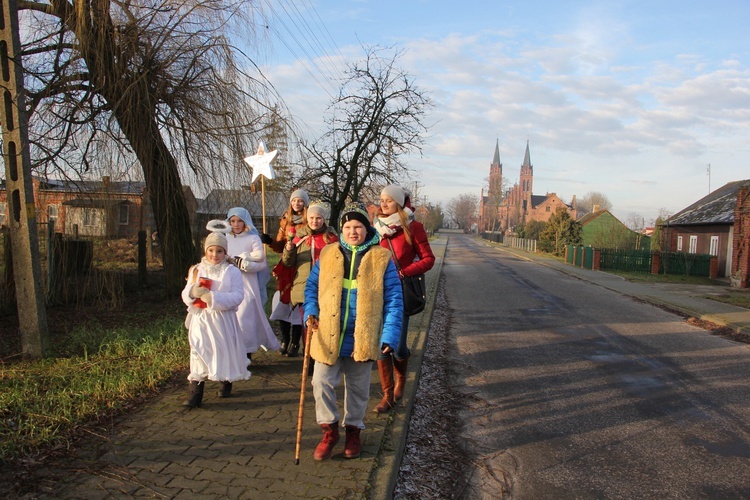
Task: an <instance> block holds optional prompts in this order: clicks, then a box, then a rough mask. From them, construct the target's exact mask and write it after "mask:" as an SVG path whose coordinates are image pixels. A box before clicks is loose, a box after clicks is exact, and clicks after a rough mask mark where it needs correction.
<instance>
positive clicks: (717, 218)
mask: <svg viewBox="0 0 750 500" xmlns="http://www.w3.org/2000/svg"><path fill="white" fill-rule="evenodd" d="M742 186H749V187H750V179H746V180H743V181H733V182H728V183H727V184H724V185H723V186H722V187H720V188H719V189H717V190H715V191H712V192H711V193H709V194H708V195H706V196H704V197H703V198H701V199H700V200H698V201H696V202H695V203H693V204H692V205H690V206H689V207H687V208H684V209H683V210H681V211H679V212H677V213H676V214H674V215H673V216H672V217H670V218H669V219H667V222H666V223H664V225H666V224H670V225H698V224H734V209H735V207H736V205H737V193H739V191H740V188H741V187H742Z"/></svg>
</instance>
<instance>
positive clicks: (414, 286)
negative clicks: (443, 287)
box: [388, 239, 427, 316]
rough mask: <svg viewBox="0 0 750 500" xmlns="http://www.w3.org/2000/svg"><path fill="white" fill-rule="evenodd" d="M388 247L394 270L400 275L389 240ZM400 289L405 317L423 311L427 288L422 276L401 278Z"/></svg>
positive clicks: (396, 259) (399, 268)
mask: <svg viewBox="0 0 750 500" xmlns="http://www.w3.org/2000/svg"><path fill="white" fill-rule="evenodd" d="M388 246H389V247H391V254H392V255H393V261H394V263H395V264H396V269H397V270H398V272H399V274H401V266H400V265H399V264H398V258H396V252H394V251H393V245H392V244H391V240H390V239H389V240H388ZM401 289H402V290H403V292H404V313H405V314H406V315H407V316H414V315H415V314H419V313H421V312H422V311H424V306H425V304H426V303H427V286H426V284H425V279H424V274H418V275H416V276H404V277H403V278H401Z"/></svg>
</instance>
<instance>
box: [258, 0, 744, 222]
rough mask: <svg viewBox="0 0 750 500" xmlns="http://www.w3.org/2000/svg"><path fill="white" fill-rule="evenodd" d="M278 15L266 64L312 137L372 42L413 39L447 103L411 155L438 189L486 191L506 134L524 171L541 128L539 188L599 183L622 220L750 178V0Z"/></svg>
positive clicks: (363, 7)
mask: <svg viewBox="0 0 750 500" xmlns="http://www.w3.org/2000/svg"><path fill="white" fill-rule="evenodd" d="M266 14H267V15H269V18H268V19H267V21H266V23H267V24H268V25H269V30H268V32H269V34H270V35H271V36H270V37H269V39H268V41H269V43H270V45H269V47H267V48H266V52H265V54H264V58H263V60H262V69H263V71H264V72H265V73H266V75H267V76H268V77H269V78H270V80H271V82H272V83H273V84H274V85H275V87H276V88H277V90H278V91H279V93H280V94H281V96H282V97H283V99H284V101H285V102H286V104H287V105H288V107H289V108H290V109H291V111H292V112H293V114H294V116H295V118H296V119H297V120H299V121H300V123H302V124H304V130H306V131H307V133H309V138H314V137H317V136H319V135H320V134H321V132H322V127H323V124H322V120H321V117H322V116H323V115H324V113H325V108H326V106H327V105H328V103H329V102H330V95H331V93H332V92H333V90H331V89H335V88H337V82H336V78H338V77H340V74H341V73H340V71H341V70H342V68H343V67H344V64H345V62H346V61H354V60H358V59H361V58H362V56H363V50H362V44H367V45H383V46H395V47H396V48H397V49H399V50H402V51H403V55H402V57H401V59H400V60H399V63H398V64H399V66H400V67H401V68H403V69H404V70H406V71H407V72H408V73H409V74H410V76H411V77H412V79H413V81H414V82H415V83H416V84H417V85H418V86H419V87H420V88H421V89H423V90H425V91H427V93H428V94H429V96H430V97H431V98H432V100H433V101H434V103H435V107H434V109H433V110H432V112H431V114H430V116H429V117H428V119H427V121H428V123H431V124H432V127H431V130H430V135H429V137H428V138H427V141H426V144H425V147H424V151H423V153H424V156H423V157H421V158H420V157H414V158H410V159H409V166H410V167H411V168H412V169H413V170H414V172H415V173H414V175H413V178H412V179H411V180H417V181H418V182H419V183H420V186H421V187H420V193H421V194H422V195H424V196H427V198H428V200H429V201H431V202H440V203H443V205H444V206H445V204H446V203H447V202H448V201H449V200H450V199H451V198H454V197H456V196H458V195H461V194H464V193H470V194H475V195H477V196H479V195H480V194H481V192H482V188H483V187H484V186H485V185H486V179H487V176H488V174H489V166H490V162H491V161H492V156H493V152H494V148H495V141H496V140H499V144H500V158H501V161H502V163H503V172H504V175H505V177H506V180H507V181H508V182H510V183H511V184H513V183H515V182H517V180H518V173H519V169H520V165H521V163H522V162H523V154H524V150H525V147H526V141H527V140H528V141H529V144H530V150H531V161H532V164H533V166H534V194H545V193H548V192H555V193H557V194H558V195H559V196H560V197H561V198H562V199H563V200H565V201H567V202H570V201H571V200H572V198H573V196H574V195H577V196H579V197H580V196H583V195H585V194H586V193H588V192H590V191H597V192H601V193H603V194H605V195H606V196H607V197H608V198H609V199H610V201H611V202H612V204H613V212H614V214H615V215H616V216H617V217H619V218H620V219H621V220H622V221H623V222H626V219H628V218H631V217H633V216H634V215H636V214H637V215H638V216H640V217H642V218H643V219H644V220H645V222H646V223H647V224H648V223H649V222H650V221H651V220H653V219H654V218H655V217H656V216H657V214H658V211H659V210H660V209H666V210H667V211H668V212H670V213H675V212H677V211H679V210H681V209H682V208H684V207H686V206H687V205H689V204H691V203H692V202H694V201H696V200H697V199H699V198H701V197H703V196H705V195H706V194H708V192H709V187H710V189H711V190H713V189H716V188H718V187H720V186H722V185H723V184H725V183H727V182H730V181H734V180H739V179H748V178H750V165H749V162H748V159H750V140H749V139H750V67H749V63H750V51H749V49H750V36H749V35H747V34H746V32H747V22H748V20H750V2H748V1H746V0H742V1H723V2H715V3H709V2H701V1H671V0H669V1H666V0H665V1H658V0H655V1H652V2H643V1H616V0H615V1H606V2H583V1H559V0H558V1H541V0H539V1H533V0H532V1H526V2H519V1H509V2H508V1H506V2H502V1H500V2H494V3H489V2H484V1H482V2H479V1H473V0H470V1H463V2H447V1H427V0H425V1H409V0H402V1H398V2H396V1H382V0H381V1H369V0H362V1H332V0H320V1H312V0H305V1H292V0H267V9H266ZM300 32H301V33H302V34H300ZM291 33H296V34H295V35H294V36H293V35H292V34H291ZM708 164H710V165H711V169H710V171H711V175H710V176H709V175H708V174H707V171H708Z"/></svg>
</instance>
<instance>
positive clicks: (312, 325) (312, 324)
mask: <svg viewBox="0 0 750 500" xmlns="http://www.w3.org/2000/svg"><path fill="white" fill-rule="evenodd" d="M317 329H318V322H317V321H316V320H315V319H313V318H307V328H306V329H305V330H306V331H305V354H304V358H303V361H302V385H301V387H300V391H299V412H297V443H296V446H295V449H294V465H299V449H300V446H301V444H302V422H303V421H304V418H305V391H306V390H307V370H308V368H309V366H310V339H311V338H312V332H313V330H317Z"/></svg>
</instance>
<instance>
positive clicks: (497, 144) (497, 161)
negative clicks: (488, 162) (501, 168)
mask: <svg viewBox="0 0 750 500" xmlns="http://www.w3.org/2000/svg"><path fill="white" fill-rule="evenodd" d="M492 164H493V165H501V163H500V139H495V156H494V157H493V158H492Z"/></svg>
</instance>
